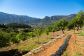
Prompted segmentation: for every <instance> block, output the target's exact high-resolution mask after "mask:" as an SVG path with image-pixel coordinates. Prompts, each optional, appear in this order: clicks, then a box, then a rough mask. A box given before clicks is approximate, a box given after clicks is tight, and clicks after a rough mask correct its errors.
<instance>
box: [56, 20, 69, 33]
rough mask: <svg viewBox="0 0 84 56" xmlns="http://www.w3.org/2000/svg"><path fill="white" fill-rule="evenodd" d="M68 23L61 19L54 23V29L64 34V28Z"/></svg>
mask: <svg viewBox="0 0 84 56" xmlns="http://www.w3.org/2000/svg"><path fill="white" fill-rule="evenodd" d="M67 24H68V22H67V21H66V20H65V19H61V20H59V21H58V22H57V23H56V27H57V29H59V30H62V33H63V34H64V29H65V28H66V26H67Z"/></svg>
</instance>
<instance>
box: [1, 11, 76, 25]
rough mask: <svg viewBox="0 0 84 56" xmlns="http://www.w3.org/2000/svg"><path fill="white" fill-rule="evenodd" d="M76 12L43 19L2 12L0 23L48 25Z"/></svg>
mask: <svg viewBox="0 0 84 56" xmlns="http://www.w3.org/2000/svg"><path fill="white" fill-rule="evenodd" d="M75 16H76V14H70V15H54V16H45V17H44V18H43V19H41V18H34V17H30V16H26V15H16V14H8V13H4V12H0V24H8V23H23V24H28V25H32V26H47V25H50V24H51V23H52V22H55V21H57V20H60V19H62V18H66V19H67V20H70V19H72V18H73V17H75Z"/></svg>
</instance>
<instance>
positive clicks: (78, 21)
mask: <svg viewBox="0 0 84 56" xmlns="http://www.w3.org/2000/svg"><path fill="white" fill-rule="evenodd" d="M83 25H84V12H83V11H80V12H79V13H78V14H77V15H76V17H74V18H73V19H72V20H71V21H70V22H69V24H68V29H74V32H75V28H77V31H78V30H79V29H80V28H81V27H82V26H83Z"/></svg>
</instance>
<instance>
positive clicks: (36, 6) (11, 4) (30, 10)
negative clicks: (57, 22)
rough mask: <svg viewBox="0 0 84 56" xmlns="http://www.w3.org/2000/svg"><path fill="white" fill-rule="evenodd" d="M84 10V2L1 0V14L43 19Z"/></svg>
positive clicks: (71, 0)
mask: <svg viewBox="0 0 84 56" xmlns="http://www.w3.org/2000/svg"><path fill="white" fill-rule="evenodd" d="M80 10H84V0H0V12H5V13H10V14H17V15H28V16H32V17H38V18H43V17H44V16H52V15H69V14H73V13H77V12H78V11H80Z"/></svg>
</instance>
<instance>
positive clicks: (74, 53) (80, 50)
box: [62, 34, 84, 56]
mask: <svg viewBox="0 0 84 56" xmlns="http://www.w3.org/2000/svg"><path fill="white" fill-rule="evenodd" d="M80 38H82V39H80ZM81 41H82V42H81ZM81 45H82V46H81ZM83 45H84V36H82V37H78V36H77V35H76V34H72V37H71V39H70V41H69V45H68V47H67V49H66V51H65V52H64V54H63V55H62V56H84V46H83Z"/></svg>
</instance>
